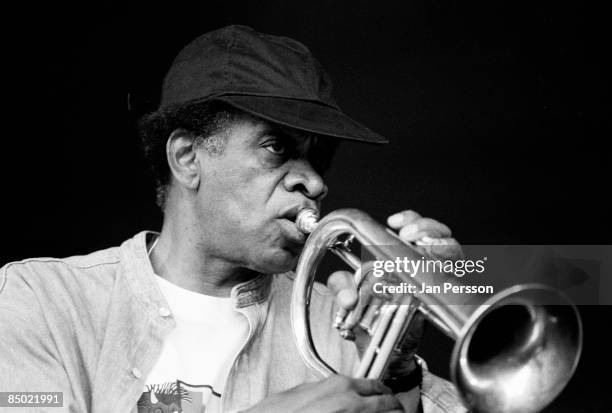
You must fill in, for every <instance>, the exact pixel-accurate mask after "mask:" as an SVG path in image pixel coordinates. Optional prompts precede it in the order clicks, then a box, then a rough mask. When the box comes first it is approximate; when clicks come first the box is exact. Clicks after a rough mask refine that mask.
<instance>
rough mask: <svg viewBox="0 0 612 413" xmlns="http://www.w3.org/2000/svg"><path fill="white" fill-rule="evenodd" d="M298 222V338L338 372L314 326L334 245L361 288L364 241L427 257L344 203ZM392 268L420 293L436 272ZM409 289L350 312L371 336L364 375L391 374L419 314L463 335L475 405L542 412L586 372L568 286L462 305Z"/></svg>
mask: <svg viewBox="0 0 612 413" xmlns="http://www.w3.org/2000/svg"><path fill="white" fill-rule="evenodd" d="M296 225H297V227H298V229H299V230H300V231H301V232H303V233H305V234H309V237H308V239H307V241H306V243H305V245H304V248H303V251H302V255H301V256H300V259H299V262H298V265H297V268H296V277H295V281H294V287H293V292H292V303H291V321H292V327H293V333H294V338H295V341H296V344H297V348H298V350H299V353H300V356H301V358H302V359H303V361H304V363H305V364H306V365H307V366H308V367H310V368H311V369H313V370H314V371H316V372H318V373H319V374H320V375H321V376H323V377H328V376H330V375H332V374H336V372H335V371H334V370H333V369H332V368H331V367H330V366H329V365H328V364H327V363H326V362H325V361H324V360H322V359H321V358H320V357H319V355H318V354H317V351H316V349H315V346H314V344H313V339H312V335H311V331H310V323H309V301H310V295H311V292H312V285H313V282H314V278H315V275H316V269H317V266H318V264H319V262H320V261H321V259H322V257H323V256H324V254H325V253H326V251H328V250H329V251H331V252H333V253H335V254H336V255H338V256H339V257H340V258H341V259H342V260H343V261H345V262H346V263H347V264H348V265H349V266H350V267H352V268H353V269H354V270H356V273H355V274H356V278H357V279H356V283H357V285H358V286H363V285H364V283H363V281H364V279H365V278H367V274H368V272H367V271H360V270H359V269H360V268H361V266H362V263H361V260H360V259H359V258H358V257H357V256H355V255H354V254H353V253H351V252H350V248H349V247H350V243H351V242H352V240H353V239H355V238H356V239H357V240H358V241H359V243H360V244H361V246H362V248H364V249H366V250H368V252H369V253H371V254H372V255H373V256H375V257H376V259H377V260H380V259H382V260H393V259H394V257H397V252H398V251H401V254H402V255H403V256H405V257H407V258H408V259H410V260H419V259H420V258H422V256H423V254H422V253H421V252H419V251H418V250H417V249H415V248H413V247H412V246H410V245H408V244H406V243H404V242H403V241H402V240H401V239H399V237H398V236H396V235H395V234H394V233H393V232H392V231H391V230H389V229H387V228H386V227H385V226H383V225H381V224H379V223H377V222H376V221H375V220H373V219H372V218H371V217H370V216H369V215H367V214H366V213H364V212H362V211H359V210H356V209H342V210H337V211H335V212H332V213H330V214H329V215H327V216H326V217H324V218H323V219H321V220H320V219H319V215H318V212H317V211H316V210H314V209H311V208H305V209H303V210H301V211H300V212H299V214H298V216H297V219H296ZM343 237H345V238H343ZM389 246H393V248H390V247H389ZM391 249H392V250H393V253H391V251H390V250H391ZM390 275H392V278H391V279H392V280H394V281H393V282H394V283H397V284H399V283H407V284H411V285H415V286H416V288H415V290H416V291H421V288H420V285H421V284H422V283H425V282H427V280H428V277H430V276H431V274H427V273H417V274H416V276H408V275H407V274H405V273H401V272H394V273H392V274H390ZM448 281H449V282H451V283H453V285H457V286H461V285H462V284H461V281H460V279H459V278H456V277H448ZM402 296H403V298H401V299H398V298H397V297H396V296H395V295H394V297H395V298H393V299H390V300H389V301H388V302H385V303H384V305H381V306H373V308H374V310H373V311H371V310H366V311H363V309H362V311H359V313H358V314H356V313H354V312H355V311H357V310H352V311H351V312H349V313H348V315H347V317H357V318H358V320H359V322H358V324H361V326H362V327H363V328H364V329H365V331H366V332H367V334H368V335H369V343H368V345H367V348H366V349H365V351H364V352H363V354H362V356H361V360H360V366H359V368H358V370H357V377H362V378H370V379H378V380H382V378H383V377H384V374H385V372H386V368H387V366H388V364H389V362H390V360H391V359H392V356H393V355H394V353H395V352H396V351H398V349H399V345H400V344H401V342H402V340H403V338H404V335H405V334H406V332H407V331H408V330H409V329H410V324H411V321H412V320H414V317H415V315H416V314H417V312H420V313H421V314H422V315H423V316H424V317H425V318H426V319H427V320H428V321H429V322H430V323H432V324H433V325H434V326H436V327H437V328H439V329H440V330H442V331H443V332H444V333H445V334H446V335H448V336H449V337H450V338H451V339H453V340H454V341H455V345H454V348H453V351H452V354H451V364H450V373H451V380H452V381H453V383H454V384H455V386H456V388H457V390H458V393H459V395H460V397H461V399H462V401H463V403H464V405H465V406H466V408H468V409H470V411H474V412H504V413H506V412H507V413H510V412H521V413H528V412H538V411H540V410H541V409H543V408H544V407H546V406H547V405H548V404H549V403H550V402H551V401H552V400H554V399H555V397H556V396H557V395H558V394H559V393H560V392H561V391H562V390H563V388H564V387H565V385H566V384H567V383H568V381H569V380H570V378H571V377H572V375H573V373H574V371H575V369H576V366H577V364H578V360H579V358H580V352H581V348H582V323H581V320H580V316H579V314H578V311H577V309H576V307H575V306H574V305H573V304H572V303H571V302H570V301H569V299H568V298H567V297H566V296H565V295H564V294H562V293H561V292H560V291H557V290H555V289H552V288H550V287H548V286H545V285H541V284H522V285H515V286H512V287H510V288H506V289H504V290H502V291H499V292H497V293H496V294H494V295H493V296H484V295H482V296H479V295H477V296H475V297H471V298H470V300H469V302H468V301H466V302H465V303H462V304H456V303H452V304H449V303H448V302H445V296H444V295H443V294H437V293H414V294H405V295H402ZM446 301H448V299H447V298H446ZM343 333H344V336H346V335H349V332H347V331H344V332H343Z"/></svg>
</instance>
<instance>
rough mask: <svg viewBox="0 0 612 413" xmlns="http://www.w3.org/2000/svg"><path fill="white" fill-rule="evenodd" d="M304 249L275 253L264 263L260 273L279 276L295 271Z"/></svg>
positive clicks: (284, 250)
mask: <svg viewBox="0 0 612 413" xmlns="http://www.w3.org/2000/svg"><path fill="white" fill-rule="evenodd" d="M301 250H302V248H301V246H300V248H299V249H298V250H297V251H296V250H293V249H291V250H288V249H282V250H280V251H278V252H275V253H274V254H272V255H271V256H269V257H266V258H267V259H264V262H262V265H261V269H260V270H259V272H261V273H264V274H279V273H283V272H287V271H291V270H294V269H295V267H296V265H297V262H298V259H299V258H300V252H301Z"/></svg>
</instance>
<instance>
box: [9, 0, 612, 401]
mask: <svg viewBox="0 0 612 413" xmlns="http://www.w3.org/2000/svg"><path fill="white" fill-rule="evenodd" d="M606 16H607V14H606V13H605V12H604V10H603V9H596V8H595V7H594V6H593V5H581V4H579V3H576V2H572V3H567V4H562V3H561V4H560V3H558V2H549V3H543V2H540V3H537V2H536V3H533V2H531V3H528V4H520V3H519V2H470V3H469V4H462V3H461V2H431V1H429V2H428V1H420V2H414V1H410V2H408V1H407V2H400V1H398V2H393V3H386V2H366V1H350V2H349V1H335V2H333V1H330V0H328V1H309V2H287V1H281V0H278V1H253V2H249V3H241V2H223V1H208V2H176V1H175V2H166V4H165V5H161V4H159V5H157V4H152V3H149V2H145V1H142V2H116V3H113V2H81V3H74V4H67V3H63V4H57V3H51V2H48V3H46V4H37V3H33V2H25V3H22V5H21V6H20V8H19V10H8V9H7V10H5V13H4V17H5V20H6V21H7V22H8V23H10V24H11V26H10V27H12V29H10V30H9V32H8V33H7V34H5V36H4V41H3V43H4V44H5V46H4V58H3V61H4V64H3V66H4V68H5V69H8V71H9V74H7V75H5V76H4V82H3V83H4V84H3V91H4V93H3V98H4V103H5V108H4V109H3V112H4V116H3V118H4V119H5V120H4V122H3V123H4V125H3V126H4V131H3V135H4V136H3V142H4V145H3V148H2V167H3V171H2V177H3V182H4V190H3V192H2V202H1V204H2V222H3V226H2V228H3V239H4V242H3V245H4V246H3V248H2V250H1V251H0V263H5V262H8V261H11V260H15V259H22V258H26V257H30V256H68V255H75V254H81V253H87V252H90V251H93V250H96V249H101V248H105V247H108V246H112V245H118V244H119V243H120V242H122V241H123V240H124V239H126V238H128V237H130V236H132V235H133V234H134V233H136V232H137V231H140V230H142V229H159V227H160V222H161V215H160V213H159V212H158V211H157V209H156V207H155V205H154V193H153V187H152V185H151V183H150V181H149V176H148V173H147V170H146V166H145V165H144V162H143V158H142V155H141V153H140V148H139V142H138V139H137V136H136V133H135V119H136V118H137V117H138V116H139V115H141V114H142V113H144V112H145V111H147V110H150V109H154V107H155V105H156V103H157V102H156V100H157V99H158V93H159V86H160V83H161V80H162V78H163V75H164V73H165V71H166V70H167V68H168V66H169V65H170V63H171V61H172V59H173V57H174V55H175V54H176V53H177V52H178V50H179V49H180V48H181V47H182V46H183V45H185V44H186V43H187V42H189V41H190V40H191V39H193V38H194V37H196V36H197V35H200V34H202V33H204V32H206V31H209V30H212V29H216V28H219V27H222V26H224V25H227V24H234V23H237V24H246V25H250V26H252V27H254V28H255V29H257V30H260V31H263V32H268V33H272V34H284V35H287V36H290V37H293V38H295V39H297V40H300V41H302V42H303V43H305V44H306V45H308V46H309V48H310V49H311V50H312V51H313V53H314V54H315V56H317V57H318V59H319V60H320V61H321V62H322V64H323V66H324V67H326V69H327V70H328V72H329V73H330V75H331V77H332V79H333V80H334V83H335V90H336V97H337V100H338V101H339V103H340V104H341V106H342V107H343V109H344V110H345V112H347V113H348V114H350V115H352V116H353V117H355V118H356V119H358V120H359V121H361V122H362V123H364V124H366V125H368V126H369V127H371V128H372V129H374V130H376V131H378V132H379V133H381V134H383V135H385V136H386V137H388V138H389V139H390V140H391V144H389V145H387V146H385V147H374V146H368V145H357V144H346V145H344V146H342V147H341V149H340V152H339V154H338V156H337V159H336V162H335V164H334V166H333V168H332V170H331V171H330V173H329V176H328V184H329V186H330V189H331V193H330V196H329V197H328V202H327V204H326V205H325V207H326V210H333V209H336V208H340V207H356V208H360V209H364V210H366V211H368V212H369V213H371V214H372V215H373V216H375V217H376V218H379V219H381V220H383V219H384V218H385V217H386V216H388V215H389V214H391V213H393V212H397V211H399V210H402V209H407V208H410V209H415V210H417V211H419V212H421V213H422V214H424V215H427V216H431V217H435V218H437V219H439V220H440V221H442V222H445V223H447V224H448V225H449V226H450V227H451V228H452V229H453V231H454V235H455V237H456V238H457V239H459V240H460V241H461V242H462V243H465V244H606V243H609V239H608V233H607V230H609V227H610V220H609V219H608V213H609V210H610V208H609V201H608V199H607V198H608V197H607V195H608V193H609V189H610V184H609V178H608V175H609V173H608V170H609V166H608V164H609V163H610V160H611V157H610V154H609V152H608V151H607V147H606V145H605V141H606V140H608V139H609V137H610V136H611V135H610V129H611V128H610V87H609V86H610V81H609V72H608V70H609V69H608V68H606V67H605V66H604V62H605V61H606V58H607V55H608V54H609V52H610V46H609V37H610V29H609V26H610V25H609V22H608V21H607V19H606ZM128 96H129V97H130V98H129V99H128ZM128 101H131V104H130V107H129V108H128ZM604 228H605V229H604ZM581 312H582V313H583V317H584V322H585V346H584V355H583V359H582V362H581V364H580V366H579V369H578V372H577V374H576V375H575V376H574V378H573V379H572V381H571V383H570V385H569V387H568V388H567V390H566V391H565V392H564V394H563V395H562V396H561V397H560V398H559V399H558V400H557V401H556V402H555V403H554V404H553V405H552V406H551V407H550V408H549V409H548V410H546V411H548V412H600V411H609V409H610V402H609V400H610V395H609V393H610V391H609V390H608V389H607V388H606V387H605V386H604V385H605V383H609V382H610V379H609V373H610V368H609V367H610V363H609V361H608V360H609V358H608V353H607V352H606V351H604V350H607V349H609V348H612V346H611V344H612V343H611V341H610V338H609V337H607V334H606V332H605V330H606V328H605V327H604V326H608V325H609V323H610V321H609V317H610V314H611V311H610V308H602V307H599V308H597V307H583V308H581ZM450 346H451V343H450V342H449V341H448V340H446V339H444V338H442V337H441V336H440V334H439V333H437V332H436V331H433V330H432V329H430V330H429V331H428V333H427V335H426V337H425V339H424V343H423V351H422V354H423V355H424V357H425V358H426V359H427V360H428V361H429V364H430V367H431V368H432V370H433V371H434V372H437V373H439V374H441V375H447V374H448V373H447V368H446V363H447V362H448V350H449V349H450ZM607 393H608V394H607Z"/></svg>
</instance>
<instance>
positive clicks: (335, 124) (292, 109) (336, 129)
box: [214, 95, 389, 144]
mask: <svg viewBox="0 0 612 413" xmlns="http://www.w3.org/2000/svg"><path fill="white" fill-rule="evenodd" d="M214 100H219V101H222V102H225V103H227V104H229V105H232V106H234V107H236V108H237V109H241V110H243V111H245V112H247V113H250V114H252V115H255V116H258V117H260V118H262V119H265V120H268V121H271V122H275V123H278V124H281V125H284V126H289V127H291V128H295V129H301V130H304V131H307V132H313V133H317V134H320V135H327V136H332V137H335V138H340V139H348V140H353V141H359V142H367V143H377V144H382V143H388V142H389V141H388V140H387V139H385V138H383V137H382V136H381V135H379V134H378V133H376V132H373V131H371V130H370V129H368V128H366V127H365V126H363V125H361V124H359V123H357V122H355V121H354V120H353V119H351V118H349V117H348V116H346V115H345V114H344V113H342V112H340V111H339V110H337V109H334V108H332V107H329V106H327V105H324V104H320V103H316V102H310V101H303V100H297V99H287V98H279V97H270V96H251V95H223V96H217V97H215V98H214Z"/></svg>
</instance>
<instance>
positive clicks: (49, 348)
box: [0, 232, 465, 413]
mask: <svg viewBox="0 0 612 413" xmlns="http://www.w3.org/2000/svg"><path fill="white" fill-rule="evenodd" d="M146 237H147V232H141V233H139V234H137V235H136V236H135V237H134V238H132V239H129V240H127V241H125V242H124V243H123V244H122V245H121V246H120V247H115V248H110V249H106V250H102V251H97V252H94V253H92V254H89V255H86V256H75V257H69V258H65V259H55V258H36V259H28V260H24V261H20V262H15V263H10V264H7V265H5V266H4V267H3V268H2V269H0V326H1V333H0V349H1V350H0V351H1V353H0V372H1V373H0V391H5V392H8V391H19V392H24V391H29V392H34V391H41V392H52V391H53V392H55V391H57V392H63V408H54V409H53V411H54V412H75V413H83V412H93V413H109V412H136V411H137V410H136V402H137V400H138V399H139V397H140V395H141V393H142V391H143V387H144V381H145V379H146V377H147V375H148V374H149V372H150V371H151V369H152V368H153V366H154V364H155V362H156V361H157V359H158V357H159V355H160V352H161V348H162V342H163V340H164V337H165V336H166V335H167V334H168V333H169V332H170V331H171V330H172V329H173V328H174V326H175V321H174V319H173V316H172V314H171V312H170V311H169V308H168V304H167V302H166V300H165V298H164V297H163V295H162V293H161V291H160V290H159V288H158V286H157V283H156V282H153V280H154V278H153V277H154V273H153V268H152V266H151V263H150V261H149V258H148V255H147V250H146ZM291 289H292V273H288V274H279V275H274V276H269V275H261V276H259V277H257V278H255V279H253V280H250V281H248V282H245V283H243V284H240V285H237V286H235V287H234V288H233V289H232V292H231V296H232V298H233V300H234V305H235V308H236V309H237V311H240V312H241V313H243V314H244V315H245V316H246V317H247V319H248V321H249V327H250V328H249V334H248V338H247V339H246V340H245V342H244V343H243V346H242V351H241V352H240V353H239V354H238V356H237V357H236V359H235V360H234V362H233V366H232V368H231V370H230V373H229V377H228V379H227V382H226V386H225V389H224V391H223V396H222V410H223V411H239V410H241V409H245V408H247V407H249V406H251V405H253V404H255V403H257V402H258V401H260V400H262V399H264V398H265V397H266V396H267V395H270V394H273V393H278V392H281V391H283V390H286V389H289V388H291V387H293V386H296V385H298V384H301V383H304V382H308V381H315V380H319V379H320V377H318V376H317V375H316V374H315V373H314V372H312V371H311V370H310V369H309V368H307V367H306V365H305V364H304V363H303V362H302V360H301V359H300V356H299V354H298V352H297V348H296V345H295V343H294V340H293V335H292V330H291V321H290V315H289V305H290V302H291ZM333 301H334V300H333V297H332V296H331V295H330V294H329V293H328V292H327V290H326V288H325V287H323V286H322V285H317V286H316V287H315V290H314V291H313V294H312V299H311V326H312V334H313V337H314V342H315V345H317V349H318V351H319V354H320V355H321V356H322V357H323V359H324V360H326V361H327V362H328V363H329V364H330V365H331V366H332V367H334V368H335V369H336V370H337V371H338V372H340V373H344V374H350V373H351V371H352V370H353V369H354V367H355V365H356V363H357V361H358V357H357V353H356V350H355V346H354V345H353V344H352V343H350V342H346V341H344V340H343V339H342V338H340V337H339V335H338V334H337V332H336V331H335V330H334V329H333V328H332V327H331V320H332V315H333V314H334V312H335V309H334V308H333V305H334V304H333ZM422 366H423V367H424V364H423V365H422ZM403 396H404V397H403V399H402V402H403V403H404V402H405V406H409V405H415V404H416V403H415V400H414V399H416V401H417V402H418V392H417V391H413V392H412V393H404V394H403ZM420 396H421V402H422V405H423V410H424V412H425V413H434V412H436V413H437V412H457V411H465V409H464V408H463V407H462V406H461V403H460V402H459V399H458V397H457V395H456V392H455V389H454V387H453V386H452V385H451V384H450V383H448V382H446V381H444V380H442V379H440V378H438V377H436V376H434V375H433V374H431V373H428V372H427V369H426V368H423V382H422V385H421V394H420ZM42 410H44V409H42ZM12 411H19V410H18V409H12ZM24 411H27V412H33V411H36V409H35V408H26V409H25V410H24Z"/></svg>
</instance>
